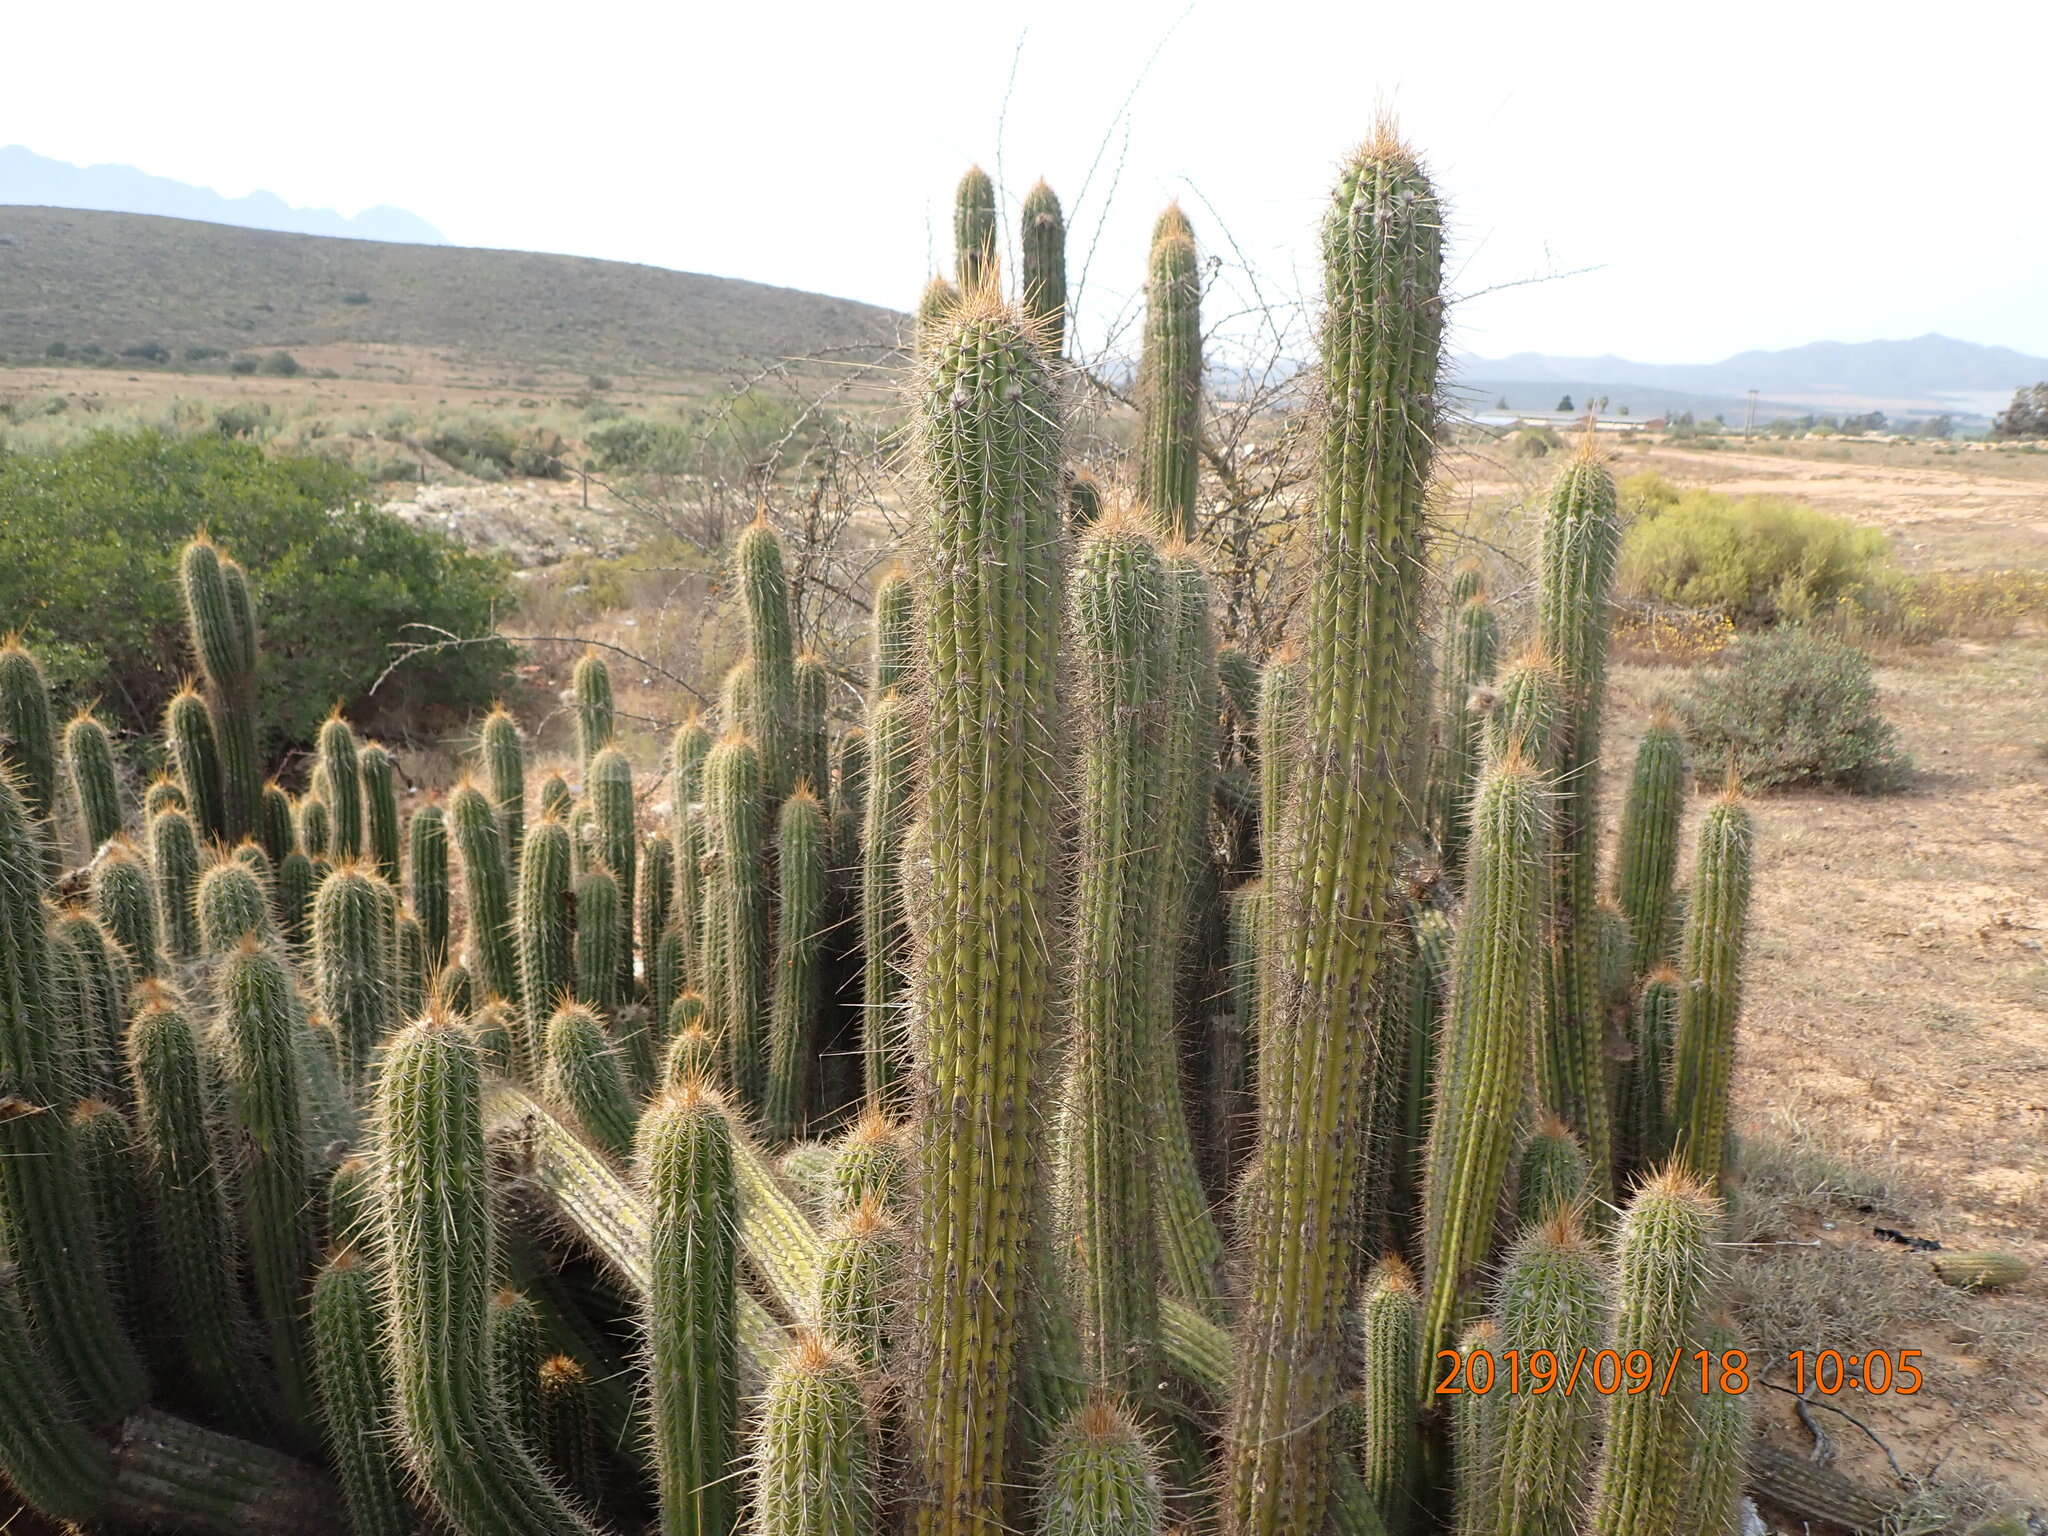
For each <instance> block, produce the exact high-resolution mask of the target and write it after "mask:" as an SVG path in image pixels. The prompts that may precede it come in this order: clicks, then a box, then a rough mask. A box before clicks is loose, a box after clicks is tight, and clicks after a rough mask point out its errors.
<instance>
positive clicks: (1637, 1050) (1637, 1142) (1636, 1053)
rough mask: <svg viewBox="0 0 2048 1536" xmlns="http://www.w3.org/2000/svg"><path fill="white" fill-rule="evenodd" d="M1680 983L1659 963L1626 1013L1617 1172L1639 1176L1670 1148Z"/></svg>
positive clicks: (1616, 1101) (1617, 1114)
mask: <svg viewBox="0 0 2048 1536" xmlns="http://www.w3.org/2000/svg"><path fill="white" fill-rule="evenodd" d="M1684 990H1685V983H1684V982H1683V981H1682V980H1681V979H1680V978H1679V975H1678V972H1677V971H1675V970H1673V969H1672V968H1671V967H1670V966H1668V965H1660V966H1658V967H1657V969H1656V970H1654V971H1652V972H1650V974H1649V975H1648V976H1646V977H1645V978H1643V984H1642V986H1641V988H1640V989H1638V991H1637V993H1636V999H1635V1004H1634V1006H1633V1007H1632V1008H1631V1009H1630V1010H1629V1024H1628V1041H1629V1046H1630V1047H1631V1050H1632V1052H1633V1055H1632V1056H1631V1058H1630V1059H1629V1060H1628V1061H1626V1062H1624V1063H1622V1067H1621V1072H1620V1081H1619V1083H1617V1084H1616V1087H1615V1097H1614V1119H1615V1136H1614V1140H1615V1156H1616V1160H1617V1162H1618V1165H1619V1167H1618V1172H1619V1173H1620V1174H1621V1175H1622V1176H1624V1177H1626V1176H1627V1175H1629V1174H1632V1173H1639V1172H1641V1171H1642V1170H1644V1169H1645V1168H1647V1167H1648V1166H1649V1165H1650V1164H1652V1163H1654V1162H1655V1161H1656V1160H1657V1159H1659V1158H1661V1157H1663V1156H1664V1155H1665V1152H1666V1150H1667V1149H1668V1148H1669V1146H1670V1144H1671V1114H1670V1105H1669V1103H1668V1102H1667V1100H1668V1098H1669V1094H1670V1082H1671V1063H1672V1052H1673V1048H1674V1047H1675V1046H1676V1044H1677V1041H1678V1007H1679V997H1680V994H1681V993H1683V992H1684Z"/></svg>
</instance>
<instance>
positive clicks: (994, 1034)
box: [904, 294, 1060, 1536]
mask: <svg viewBox="0 0 2048 1536" xmlns="http://www.w3.org/2000/svg"><path fill="white" fill-rule="evenodd" d="M916 414H917V418H918V428H917V430H918V434H919V438H920V442H921V450H922V451H921V461H922V469H923V472H924V482H925V491H926V495H927V497H928V498H929V505H930V508H931V511H930V524H929V527H930V533H929V539H928V550H927V569H926V576H925V584H924V590H923V594H922V597H923V600H922V602H921V604H920V607H921V609H922V612H923V614H924V617H925V622H926V628H927V647H926V650H927V654H928V656H929V658H930V663H929V665H930V670H929V674H928V677H927V678H926V679H925V684H926V687H927V689H928V691H929V697H930V701H931V702H930V710H929V716H928V721H927V725H926V731H925V752H924V771H925V774H926V784H925V789H924V794H925V814H926V819H927V821H928V823H929V825H930V826H931V828H932V830H933V836H932V838H931V840H930V869H929V873H928V875H927V876H925V882H926V887H927V892H928V894H927V896H926V906H925V910H924V913H923V915H922V916H921V917H920V919H919V932H920V939H921V944H920V948H921V955H920V962H919V966H918V971H919V977H918V989H919V999H918V1012H919V1016H920V1026H921V1033H922V1037H923V1038H922V1049H921V1052H920V1054H921V1056H922V1057H923V1059H924V1062H925V1063H926V1072H925V1081H924V1084H923V1091H924V1094H925V1096H926V1098H925V1102H927V1103H929V1104H931V1105H933V1106H935V1107H937V1108H938V1110H939V1112H937V1113H933V1114H929V1115H926V1116H924V1117H923V1118H922V1120H921V1122H920V1126H921V1137H920V1145H919V1148H918V1154H917V1160H918V1165H919V1171H920V1177H919V1180H918V1188H919V1197H918V1202H917V1209H916V1212H915V1215H914V1219H913V1222H912V1252H913V1260H912V1263H913V1269H914V1273H915V1278H914V1281H913V1284H912V1292H913V1295H912V1300H911V1303H910V1305H911V1311H912V1318H913V1328H912V1332H913V1334H914V1337H915V1339H916V1341H917V1358H916V1359H915V1361H914V1362H913V1363H912V1365H911V1367H910V1369H909V1370H908V1372H907V1373H906V1380H905V1383H904V1397H905V1409H906V1415H905V1416H906V1418H907V1420H908V1422H909V1425H910V1434H909V1440H910V1444H909V1446H908V1450H909V1455H910V1477H911V1490H910V1499H911V1508H912V1511H913V1514H912V1520H911V1524H912V1528H913V1529H914V1530H915V1531H916V1532H918V1533H919V1536H971V1533H989V1532H993V1531H995V1530H998V1529H1000V1528H1001V1527H1002V1519H1003V1513H1002V1511H1003V1486H1004V1474H1003V1447H1004V1444H1005V1440H1006V1435H1007V1422H1008V1411H1009V1399H1010V1390H1011V1386H1012V1384H1013V1382H1014V1381H1015V1380H1016V1375H1017V1360H1016V1351H1017V1347H1018V1342H1019V1336H1020V1327H1021V1323H1022V1319H1023V1317H1024V1314H1025V1310H1026V1309H1025V1306H1024V1301H1025V1285H1026V1275H1027V1273H1028V1265H1027V1262H1026V1261H1027V1256H1028V1253H1029V1246H1030V1245H1029V1232H1030V1225H1031V1221H1032V1216H1033V1212H1034V1208H1035V1205H1036V1191H1037V1183H1038V1181H1037V1152H1038V1137H1037V1134H1036V1131H1037V1119H1036V1115H1035V1114H1034V1112H1033V1095H1034V1091H1035V1088H1036V1075H1035V1068H1036V1063H1037V1056H1038V1051H1039V1047H1040V1045H1041V1043H1042V1042H1043V1041H1044V1039H1045V1037H1046V1033H1047V1029H1048V1026H1049V1024H1050V1014H1051V1005H1052V990H1053V983H1054V966H1053V960H1052V956H1051V954H1050V952H1049V948H1048V947H1049V945H1050V944H1051V942H1052V940H1053V935H1054V933H1055V932H1056V930H1057V920H1056V917H1055V914H1054V912H1053V910H1052V898H1053V884H1052V881H1053V867H1054V865H1055V864H1056V862H1057V849H1058V841H1059V831H1058V828H1059V795H1058V787H1057V783H1056V781H1055V777H1054V774H1053V764H1054V761H1055V759H1056V757H1057V756H1058V750H1059V749H1058V743H1057V740H1056V734H1055V703H1056V698H1057V692H1058V688H1059V682H1060V679H1059V674H1058V654H1059V637H1058V626H1057V625H1056V624H1054V623H1053V622H1052V621H1051V616H1052V615H1053V614H1054V613H1055V612H1056V611H1057V608H1058V603H1059V572H1060V548H1059V544H1060V508H1059V502H1058V491H1059V475H1058V461H1059V451H1058V428H1057V407H1056V405H1055V402H1054V400H1053V390H1052V379H1051V376H1050V373H1049V371H1048V369H1047V367H1046V363H1045V359H1044V358H1043V356H1042V355H1041V354H1040V353H1039V351H1038V350H1037V347H1036V345H1035V344H1034V343H1033V341H1032V339H1031V335H1030V327H1029V325H1028V323H1027V322H1025V321H1024V320H1022V319H1021V317H1019V316H1017V315H1016V314H1014V313H1012V312H1011V311H1010V310H1009V309H1007V308H1006V307H1005V306H1003V305H1002V304H1001V303H1000V302H999V301H997V300H996V299H995V298H994V297H993V296H992V295H988V294H970V295H969V298H968V301H967V302H966V304H965V305H964V306H963V307H962V309H961V310H960V311H959V312H958V314H957V315H956V316H955V318H954V321H953V324H952V327H951V329H950V330H949V332H948V334H947V336H946V338H945V339H944V341H942V342H941V343H939V344H938V346H937V347H936V348H935V350H934V352H933V354H932V356H931V358H930V360H929V362H928V364H927V365H926V367H925V368H924V370H923V372H922V375H921V380H920V386H919V391H918V400H917V406H916Z"/></svg>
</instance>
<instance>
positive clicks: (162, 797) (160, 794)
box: [142, 773, 185, 821]
mask: <svg viewBox="0 0 2048 1536" xmlns="http://www.w3.org/2000/svg"><path fill="white" fill-rule="evenodd" d="M184 809H185V791H184V790H183V789H182V788H180V787H179V784H178V781H177V780H176V779H175V778H173V777H172V776H171V775H170V774H168V773H160V774H158V775H157V776H156V777H155V778H154V779H152V780H150V783H149V788H147V789H145V790H144V791H143V792H142V815H143V819H144V820H145V821H147V820H148V819H149V818H150V817H153V816H154V815H156V813H157V812H158V811H166V810H178V811H182V810H184Z"/></svg>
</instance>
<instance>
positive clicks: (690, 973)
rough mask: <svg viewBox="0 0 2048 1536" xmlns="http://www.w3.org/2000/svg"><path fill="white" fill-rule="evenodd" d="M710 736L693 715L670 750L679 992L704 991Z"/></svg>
mask: <svg viewBox="0 0 2048 1536" xmlns="http://www.w3.org/2000/svg"><path fill="white" fill-rule="evenodd" d="M710 753H711V733H710V732H709V731H708V730H706V729H705V728H704V722H703V721H702V720H701V719H700V718H699V717H698V716H697V715H695V714H692V715H691V716H690V717H689V718H688V719H687V720H685V721H684V722H683V723H682V724H681V725H679V726H677V727H676V734H675V740H674V741H673V742H672V743H671V744H670V746H669V790H668V798H669V823H668V825H669V841H670V843H671V845H672V846H673V848H674V852H675V872H676V884H675V906H674V910H675V922H676V927H677V928H678V929H680V930H681V931H682V935H683V966H682V972H681V974H680V975H679V976H678V977H677V978H676V988H677V990H678V991H679V992H688V991H691V990H702V988H703V987H704V984H705V978H704V974H703V947H704V855H705V851H706V850H705V822H704V813H703V806H702V801H703V799H704V759H705V758H706V757H708V756H709V755H710Z"/></svg>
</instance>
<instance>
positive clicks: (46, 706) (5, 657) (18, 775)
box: [0, 635, 57, 837]
mask: <svg viewBox="0 0 2048 1536" xmlns="http://www.w3.org/2000/svg"><path fill="white" fill-rule="evenodd" d="M0 767H4V768H6V769H8V770H10V771H11V772H12V773H13V774H14V775H15V779H16V792H17V793H18V794H19V795H20V796H21V800H22V804H23V805H24V807H25V808H26V809H27V812H28V814H29V816H30V817H31V818H33V819H34V820H35V822H36V823H37V824H38V826H39V827H40V828H41V829H42V831H41V835H42V836H44V837H48V836H49V827H48V823H49V822H50V820H51V818H53V817H54V816H55V815H56V813H57V726H56V722H55V720H54V719H53V717H52V716H51V713H50V685H49V684H48V683H47V682H46V681H44V678H43V668H42V664H41V663H40V662H38V661H37V660H36V658H35V655H34V653H33V652H31V651H29V650H27V649H26V648H25V647H23V645H22V643H21V640H20V638H19V637H18V636H15V635H9V636H7V637H6V638H5V639H4V640H0Z"/></svg>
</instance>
